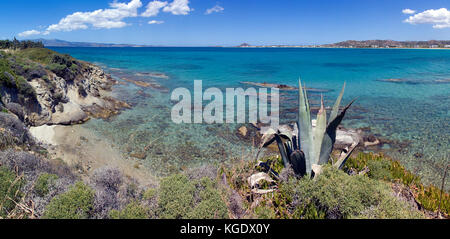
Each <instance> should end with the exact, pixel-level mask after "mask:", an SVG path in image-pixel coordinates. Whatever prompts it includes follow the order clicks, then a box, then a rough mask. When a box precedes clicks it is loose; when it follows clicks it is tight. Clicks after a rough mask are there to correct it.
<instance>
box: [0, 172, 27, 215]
mask: <svg viewBox="0 0 450 239" xmlns="http://www.w3.org/2000/svg"><path fill="white" fill-rule="evenodd" d="M24 184H25V180H23V179H21V178H17V177H16V174H15V173H14V172H12V171H11V170H9V169H8V168H6V167H4V166H0V217H5V216H6V215H7V214H8V213H9V212H10V211H11V210H13V209H14V208H15V206H16V204H15V203H14V202H15V201H16V202H17V201H18V200H19V199H20V197H21V195H22V192H21V191H20V190H21V188H22V187H23V185H24Z"/></svg>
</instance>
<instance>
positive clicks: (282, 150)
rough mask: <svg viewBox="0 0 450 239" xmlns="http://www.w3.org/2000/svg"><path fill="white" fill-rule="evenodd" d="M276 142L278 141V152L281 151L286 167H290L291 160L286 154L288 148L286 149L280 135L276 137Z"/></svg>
mask: <svg viewBox="0 0 450 239" xmlns="http://www.w3.org/2000/svg"><path fill="white" fill-rule="evenodd" d="M275 140H276V141H277V145H278V150H280V154H281V158H282V159H283V164H284V167H288V166H289V159H288V156H287V153H286V148H285V147H284V144H283V140H281V137H280V135H278V134H276V135H275Z"/></svg>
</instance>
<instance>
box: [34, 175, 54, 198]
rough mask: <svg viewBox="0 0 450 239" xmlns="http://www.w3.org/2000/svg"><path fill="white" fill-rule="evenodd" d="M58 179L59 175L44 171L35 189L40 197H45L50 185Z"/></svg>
mask: <svg viewBox="0 0 450 239" xmlns="http://www.w3.org/2000/svg"><path fill="white" fill-rule="evenodd" d="M57 179H58V175H55V174H48V173H43V174H41V175H39V177H38V179H37V180H36V184H35V185H34V191H35V192H36V194H37V195H39V196H40V197H44V196H45V195H47V193H48V192H49V186H50V185H51V184H53V183H54V182H55V180H57Z"/></svg>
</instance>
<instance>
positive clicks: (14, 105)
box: [0, 52, 130, 126]
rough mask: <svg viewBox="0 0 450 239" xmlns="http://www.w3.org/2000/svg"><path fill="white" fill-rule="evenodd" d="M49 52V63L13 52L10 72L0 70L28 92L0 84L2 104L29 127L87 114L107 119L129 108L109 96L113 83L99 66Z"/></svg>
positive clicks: (71, 121)
mask: <svg viewBox="0 0 450 239" xmlns="http://www.w3.org/2000/svg"><path fill="white" fill-rule="evenodd" d="M51 53H52V54H54V56H53V58H51V64H50V65H43V64H41V63H39V62H35V61H32V60H30V59H27V58H25V59H24V57H23V56H21V58H19V56H14V55H13V56H11V57H10V58H8V64H9V66H10V68H11V69H12V72H11V73H9V72H6V71H5V72H0V74H1V73H3V74H7V76H8V77H12V79H13V80H12V81H11V82H14V80H16V79H17V78H20V79H24V80H23V83H22V84H24V85H27V87H28V89H29V90H28V91H29V94H28V95H24V94H23V93H21V92H20V88H19V86H17V85H15V86H14V84H13V85H12V86H10V85H6V84H0V94H1V95H0V96H1V101H2V102H4V104H5V106H4V107H5V108H7V109H8V110H9V111H10V112H12V113H14V114H16V115H17V116H18V117H19V118H20V119H21V120H22V121H23V122H24V123H26V124H27V125H29V126H41V125H71V124H78V123H83V122H85V121H87V120H88V119H89V118H90V117H98V118H108V117H110V116H112V115H115V114H118V113H119V112H120V109H122V108H129V107H130V106H129V105H128V104H126V103H125V102H121V101H118V100H116V99H114V98H112V97H110V96H109V92H108V91H110V90H111V87H112V86H113V85H114V84H116V83H117V82H116V81H115V80H113V79H112V77H111V76H110V75H108V74H106V73H105V72H104V71H103V70H102V69H100V68H99V67H97V66H95V65H92V64H89V63H86V62H81V61H77V60H75V59H73V58H70V57H68V56H61V55H59V54H58V53H55V52H51ZM24 61H25V62H27V64H28V65H27V67H28V68H30V65H32V69H31V70H28V68H26V69H24V67H23V66H22V65H23V63H21V62H24ZM30 62H32V63H30ZM55 65H56V66H55ZM13 74H15V76H13ZM14 78H16V79H14ZM25 80H26V81H25ZM16 82H17V80H16Z"/></svg>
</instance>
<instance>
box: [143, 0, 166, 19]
mask: <svg viewBox="0 0 450 239" xmlns="http://www.w3.org/2000/svg"><path fill="white" fill-rule="evenodd" d="M167 4H168V3H167V2H161V1H153V2H150V3H148V5H147V10H145V12H144V13H142V15H141V16H143V17H154V16H157V15H158V14H159V10H160V9H161V8H163V7H165V6H167Z"/></svg>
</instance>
